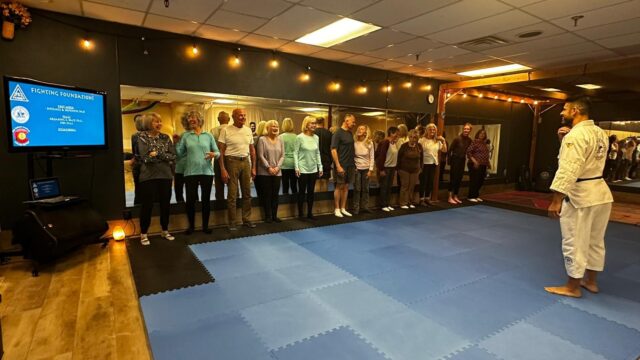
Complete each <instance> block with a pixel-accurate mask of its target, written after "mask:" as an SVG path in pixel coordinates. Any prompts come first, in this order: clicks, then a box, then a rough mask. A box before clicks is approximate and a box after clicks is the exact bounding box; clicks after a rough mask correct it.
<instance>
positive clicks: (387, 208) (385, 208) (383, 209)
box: [382, 206, 391, 212]
mask: <svg viewBox="0 0 640 360" xmlns="http://www.w3.org/2000/svg"><path fill="white" fill-rule="evenodd" d="M382 211H387V212H389V211H391V209H389V207H388V206H387V207H383V208H382Z"/></svg>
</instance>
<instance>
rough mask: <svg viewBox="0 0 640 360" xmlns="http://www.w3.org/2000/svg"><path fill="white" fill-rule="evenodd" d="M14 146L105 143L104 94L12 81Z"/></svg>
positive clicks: (10, 86)
mask: <svg viewBox="0 0 640 360" xmlns="http://www.w3.org/2000/svg"><path fill="white" fill-rule="evenodd" d="M7 96H9V108H10V114H11V131H12V133H13V146H14V147H32V146H33V147H36V146H38V147H39V146H92V145H104V142H105V134H104V121H105V119H104V101H103V96H104V95H101V94H96V93H91V92H83V91H76V90H69V89H64V88H59V87H52V86H43V85H36V84H31V83H25V82H19V81H9V92H8V94H7Z"/></svg>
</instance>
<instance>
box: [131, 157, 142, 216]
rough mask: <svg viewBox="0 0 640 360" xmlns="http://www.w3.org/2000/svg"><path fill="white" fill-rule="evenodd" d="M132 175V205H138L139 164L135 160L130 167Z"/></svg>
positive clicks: (139, 199)
mask: <svg viewBox="0 0 640 360" xmlns="http://www.w3.org/2000/svg"><path fill="white" fill-rule="evenodd" d="M131 174H132V175H133V205H138V204H140V202H141V201H142V198H141V197H140V163H139V162H138V161H137V160H136V162H135V163H133V166H132V167H131Z"/></svg>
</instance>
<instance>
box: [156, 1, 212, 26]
mask: <svg viewBox="0 0 640 360" xmlns="http://www.w3.org/2000/svg"><path fill="white" fill-rule="evenodd" d="M220 4H222V0H171V5H170V6H169V7H165V6H164V0H153V4H151V9H149V13H151V14H156V15H162V16H167V17H172V18H176V19H182V20H188V21H196V22H199V23H203V22H204V21H205V20H207V18H208V17H209V15H211V14H212V13H213V12H214V11H215V10H216V9H217V8H218V7H219V6H220Z"/></svg>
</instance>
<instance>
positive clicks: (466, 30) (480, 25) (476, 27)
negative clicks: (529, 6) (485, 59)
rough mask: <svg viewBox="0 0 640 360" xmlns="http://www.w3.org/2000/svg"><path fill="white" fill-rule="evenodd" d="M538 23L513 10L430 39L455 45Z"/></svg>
mask: <svg viewBox="0 0 640 360" xmlns="http://www.w3.org/2000/svg"><path fill="white" fill-rule="evenodd" d="M537 22H539V20H538V19H537V18H535V17H533V16H531V15H528V14H525V13H523V12H522V11H519V10H512V11H508V12H506V13H502V14H498V15H494V16H491V17H488V18H484V19H482V20H477V21H474V22H472V23H468V24H465V25H460V26H456V27H455V28H452V29H449V30H445V31H441V32H438V33H435V34H431V35H429V38H430V39H433V40H437V41H441V42H443V43H446V44H452V45H453V44H458V43H461V42H464V41H469V40H473V39H478V38H481V37H484V36H487V35H494V34H496V33H498V32H501V31H507V30H511V29H515V28H518V27H522V26H523V25H529V24H535V23H537Z"/></svg>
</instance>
